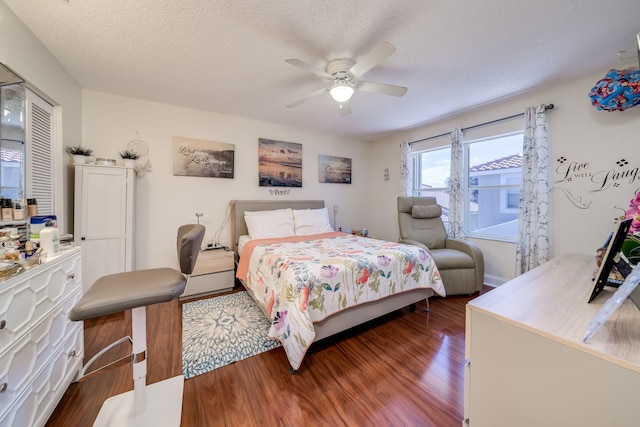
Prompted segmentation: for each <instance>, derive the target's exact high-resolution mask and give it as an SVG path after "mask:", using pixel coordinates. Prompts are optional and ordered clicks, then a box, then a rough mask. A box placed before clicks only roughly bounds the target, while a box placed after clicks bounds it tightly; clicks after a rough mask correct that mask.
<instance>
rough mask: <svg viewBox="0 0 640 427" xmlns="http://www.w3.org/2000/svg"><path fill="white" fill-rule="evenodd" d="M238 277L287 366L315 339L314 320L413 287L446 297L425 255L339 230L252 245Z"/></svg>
mask: <svg viewBox="0 0 640 427" xmlns="http://www.w3.org/2000/svg"><path fill="white" fill-rule="evenodd" d="M296 240H297V241H296ZM267 243H268V244H267ZM243 265H244V266H243ZM245 270H246V273H245ZM245 274H246V275H245ZM238 277H239V278H240V279H242V280H244V282H245V284H246V285H247V287H249V288H250V289H251V291H252V292H253V294H254V297H255V299H256V300H257V301H258V302H259V303H260V304H262V305H263V307H265V309H266V312H267V313H270V315H271V319H272V325H271V329H270V330H269V337H270V338H272V339H276V340H278V341H280V342H281V343H282V346H283V347H284V349H285V352H286V354H287V358H288V359H289V363H290V364H291V366H292V367H293V368H294V369H298V368H299V367H300V364H301V363H302V359H303V357H304V355H305V353H306V351H307V349H308V348H309V346H310V345H311V344H312V342H313V341H314V339H315V330H314V327H313V322H317V321H321V320H323V319H324V318H326V317H327V316H329V315H331V314H333V313H336V312H338V311H340V310H343V309H345V308H347V307H351V306H354V305H358V304H361V303H365V302H368V301H374V300H377V299H380V298H384V297H386V296H388V295H391V294H395V293H399V292H403V291H407V290H410V289H414V288H431V289H433V291H434V292H435V293H437V294H439V295H442V296H444V295H445V291H444V287H443V285H442V279H441V278H440V274H439V272H438V269H437V268H436V265H435V263H434V262H433V259H432V258H431V256H429V254H428V253H427V252H425V251H424V250H422V249H420V248H418V247H416V246H410V245H404V244H400V243H393V242H387V241H382V240H376V239H370V238H366V237H358V236H352V235H345V234H344V233H326V234H324V235H317V236H304V237H302V238H301V237H297V238H295V237H294V238H283V239H265V240H252V241H250V242H248V243H247V245H245V247H244V249H243V252H242V258H241V260H240V264H239V268H238Z"/></svg>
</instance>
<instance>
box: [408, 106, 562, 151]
mask: <svg viewBox="0 0 640 427" xmlns="http://www.w3.org/2000/svg"><path fill="white" fill-rule="evenodd" d="M543 105H544V104H543ZM553 107H554V105H553V104H547V105H545V106H544V109H545V111H546V110H553ZM522 116H524V113H520V114H514V115H512V116H507V117H503V118H501V119H496V120H491V121H490V122H485V123H479V124H477V125H473V126H469V127H466V128H462V131H463V132H464V131H466V130H471V129H475V128H479V127H482V126H487V125H492V124H494V123H499V122H503V121H505V120H511V119H515V118H516V117H522ZM447 135H451V132H445V133H441V134H440V135H435V136H430V137H428V138H422V139H418V140H416V141H409V144H414V143H416V142H424V141H430V140H432V139H436V138H442V137H443V136H447Z"/></svg>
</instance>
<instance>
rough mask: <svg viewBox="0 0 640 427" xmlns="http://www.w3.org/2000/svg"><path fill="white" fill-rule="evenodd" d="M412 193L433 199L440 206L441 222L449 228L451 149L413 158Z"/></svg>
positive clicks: (424, 152) (429, 151)
mask: <svg viewBox="0 0 640 427" xmlns="http://www.w3.org/2000/svg"><path fill="white" fill-rule="evenodd" d="M413 171H414V179H413V183H414V186H413V193H414V194H415V195H416V196H424V197H427V196H431V197H435V198H436V200H437V201H438V204H439V205H440V206H442V221H443V222H444V225H445V227H447V229H448V227H449V185H450V181H451V179H450V178H451V147H443V148H436V149H432V150H427V151H422V152H420V153H417V154H416V155H415V157H414V167H413Z"/></svg>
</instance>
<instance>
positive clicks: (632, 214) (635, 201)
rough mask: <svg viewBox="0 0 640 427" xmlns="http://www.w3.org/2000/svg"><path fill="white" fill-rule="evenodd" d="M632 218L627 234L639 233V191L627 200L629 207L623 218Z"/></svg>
mask: <svg viewBox="0 0 640 427" xmlns="http://www.w3.org/2000/svg"><path fill="white" fill-rule="evenodd" d="M629 218H631V219H633V221H631V228H629V234H636V233H640V191H638V192H637V193H636V194H635V196H633V198H631V201H630V202H629V209H628V210H627V211H626V212H625V219H629Z"/></svg>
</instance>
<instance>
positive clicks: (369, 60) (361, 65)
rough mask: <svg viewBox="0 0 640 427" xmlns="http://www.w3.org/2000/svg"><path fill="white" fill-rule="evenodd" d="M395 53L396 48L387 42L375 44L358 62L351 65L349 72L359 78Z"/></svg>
mask: <svg viewBox="0 0 640 427" xmlns="http://www.w3.org/2000/svg"><path fill="white" fill-rule="evenodd" d="M395 51H396V48H395V47H394V46H393V45H392V44H391V43H389V42H382V43H379V44H377V45H376V46H375V47H374V48H373V49H371V50H370V51H369V52H367V53H365V54H364V55H363V56H361V57H360V58H359V59H358V62H356V63H355V64H353V66H352V67H351V68H350V69H349V72H350V73H351V74H352V75H353V76H354V77H360V76H361V75H363V74H364V73H366V72H367V71H369V70H370V69H372V68H373V67H375V66H376V65H378V64H379V63H381V62H382V61H384V60H385V59H386V58H387V57H388V56H389V55H391V54H392V53H393V52H395Z"/></svg>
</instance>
